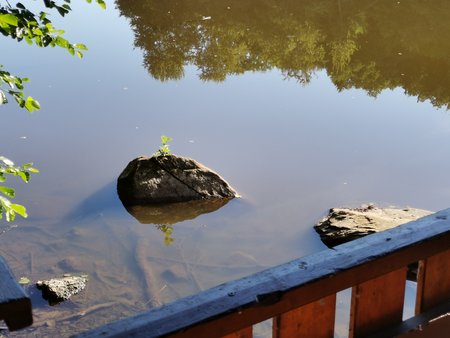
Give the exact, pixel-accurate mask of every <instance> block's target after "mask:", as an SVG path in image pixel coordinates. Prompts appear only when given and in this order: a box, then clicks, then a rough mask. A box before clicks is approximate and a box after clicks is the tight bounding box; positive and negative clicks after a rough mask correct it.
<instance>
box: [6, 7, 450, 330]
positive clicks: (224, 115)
mask: <svg viewBox="0 0 450 338" xmlns="http://www.w3.org/2000/svg"><path fill="white" fill-rule="evenodd" d="M339 3H340V4H341V5H340V6H338V4H339ZM73 5H74V6H73V7H74V13H72V14H71V15H69V16H68V17H67V18H66V19H64V20H62V21H61V22H60V25H59V26H62V27H64V28H66V29H67V37H68V38H70V39H71V40H72V41H74V42H84V43H86V44H87V45H88V46H89V48H90V50H89V52H87V53H86V55H85V58H84V59H83V60H81V61H80V60H78V59H75V58H72V57H70V56H69V55H66V53H64V52H63V51H59V50H44V49H37V48H33V47H29V46H26V45H18V44H17V43H14V42H11V41H2V60H1V62H2V64H3V65H4V66H5V68H7V69H8V70H9V71H11V72H12V73H16V74H18V75H22V76H28V77H30V78H31V79H32V82H31V84H30V85H29V86H28V88H27V92H28V93H29V94H31V95H33V96H34V97H36V98H38V99H39V101H40V102H41V104H42V107H43V108H42V109H41V110H40V111H39V112H37V113H34V114H33V115H29V114H27V113H26V112H23V111H20V109H18V108H16V107H15V106H14V105H13V104H9V105H7V106H3V107H1V111H0V113H1V114H2V121H1V133H0V144H1V145H2V149H1V152H2V154H3V155H5V156H7V157H10V158H12V159H14V160H15V161H16V163H24V162H28V161H33V162H34V163H35V165H36V167H38V168H39V169H40V170H41V173H40V174H38V175H35V176H34V177H33V178H32V181H31V182H30V183H29V184H28V185H26V186H23V185H20V184H17V186H16V188H17V190H18V191H17V195H18V198H17V199H18V202H20V203H23V204H25V205H27V207H28V211H29V214H30V217H29V218H28V219H26V220H17V221H16V222H15V224H16V225H17V227H16V228H13V229H9V228H8V226H9V225H5V224H3V225H2V226H1V227H2V228H1V229H2V231H3V230H8V229H9V231H6V232H4V233H3V234H2V235H0V254H1V255H3V256H5V258H6V259H7V261H8V263H9V264H10V265H11V267H12V269H13V270H14V271H15V273H16V274H17V276H27V277H28V278H30V279H31V280H32V281H33V282H34V281H36V280H39V279H45V278H50V277H53V276H55V275H56V276H58V275H61V274H64V273H87V274H88V275H89V283H88V287H87V289H86V291H85V292H83V293H82V294H80V295H77V296H74V297H73V300H70V301H68V302H66V303H64V304H60V305H57V306H54V307H50V306H48V305H46V304H45V303H44V302H43V301H41V300H39V295H38V293H37V292H36V291H35V290H34V289H33V288H31V287H30V288H29V291H30V292H31V293H32V294H33V299H34V307H35V309H34V317H35V324H34V325H33V327H32V328H30V329H28V330H25V331H22V332H21V333H17V334H14V336H16V335H17V336H21V335H23V336H33V335H35V336H68V335H70V334H74V333H76V332H81V331H84V330H86V329H89V328H93V327H96V326H99V325H101V324H104V323H107V322H109V321H112V320H115V319H119V318H122V317H125V316H129V315H132V314H135V313H137V312H140V311H143V310H146V309H148V308H150V307H152V306H155V305H158V304H162V303H165V302H168V301H170V300H173V299H176V298H179V297H182V296H185V295H188V294H192V293H195V292H198V291H200V290H204V289H206V288H209V287H212V286H214V285H217V284H219V283H222V282H225V281H228V280H232V279H235V278H238V277H241V276H244V275H248V274H250V273H253V272H256V271H258V270H261V269H264V268H266V267H270V266H273V265H276V264H279V263H283V262H286V261H288V260H291V259H294V258H297V257H301V256H303V255H307V254H310V253H313V252H317V251H319V250H322V249H324V248H325V246H324V245H323V244H321V242H320V240H319V237H318V235H316V234H315V232H314V231H313V229H312V226H313V225H314V223H315V222H317V221H318V220H320V218H321V217H322V216H324V215H325V213H326V212H327V210H328V209H329V208H331V207H335V206H358V205H360V204H363V203H369V202H373V203H376V204H379V205H381V206H387V205H395V206H412V207H417V208H424V209H429V210H440V209H444V208H446V207H448V206H449V204H450V203H449V201H450V189H449V182H448V178H447V177H448V172H450V157H449V156H448V154H449V153H450V115H449V113H448V111H447V107H448V104H449V102H450V84H449V79H450V74H449V73H450V60H449V58H448V55H450V45H449V42H448V40H447V36H448V34H446V32H447V33H448V32H449V31H450V26H449V22H450V5H449V4H448V3H447V2H445V1H437V2H433V4H432V5H428V3H423V2H420V1H410V2H408V3H403V2H401V3H398V2H397V1H384V2H376V1H346V2H342V1H341V2H339V1H338V2H335V1H316V2H314V5H311V4H308V3H305V4H298V3H297V2H290V1H282V2H275V1H266V2H264V3H261V2H256V3H255V2H254V1H242V0H241V1H228V2H227V1H225V2H223V1H220V2H219V1H211V2H207V3H205V2H203V1H195V0H193V1H189V2H185V3H183V4H180V3H177V2H173V1H164V2H161V1H151V0H149V1H132V2H131V1H119V0H118V1H116V2H115V3H113V2H112V1H110V2H108V10H107V11H102V10H101V9H99V8H97V6H92V5H91V6H89V5H87V4H83V3H80V4H78V3H76V4H73ZM161 135H168V136H170V137H172V138H173V141H172V144H171V147H172V150H173V152H174V153H176V154H179V155H184V156H190V157H193V158H195V159H197V160H198V161H200V162H202V163H204V164H205V165H207V166H209V167H211V168H213V169H214V170H216V171H218V172H219V173H221V174H222V176H223V177H225V179H227V180H228V181H229V182H230V183H231V185H232V186H233V187H235V188H236V189H237V190H238V191H239V193H240V194H241V195H242V198H241V199H237V200H233V201H231V202H230V203H228V204H226V205H225V206H224V207H222V208H221V209H219V210H217V211H215V212H213V213H208V214H203V215H201V216H199V217H197V218H195V219H192V220H187V221H184V222H180V223H177V224H174V225H173V229H174V232H173V235H172V236H173V238H174V239H175V240H174V242H173V244H172V245H169V246H167V245H165V244H164V234H163V233H162V232H161V231H160V230H158V229H157V227H156V226H155V225H153V224H141V223H139V222H138V221H137V220H136V219H135V218H134V217H133V216H132V215H130V214H129V213H128V212H127V211H126V210H125V209H124V208H123V206H122V205H121V203H120V201H119V199H118V198H117V194H116V191H115V183H116V179H117V177H118V175H119V174H120V172H121V171H122V170H123V168H125V166H126V165H127V163H128V162H129V161H131V160H132V159H133V158H135V157H137V156H140V155H151V154H152V153H153V152H154V151H155V150H156V149H157V147H158V146H159V138H160V136H161Z"/></svg>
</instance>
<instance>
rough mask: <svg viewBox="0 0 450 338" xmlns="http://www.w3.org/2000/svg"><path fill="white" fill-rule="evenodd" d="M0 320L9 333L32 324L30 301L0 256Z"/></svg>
mask: <svg viewBox="0 0 450 338" xmlns="http://www.w3.org/2000/svg"><path fill="white" fill-rule="evenodd" d="M0 319H2V320H4V321H5V323H6V325H7V326H8V329H9V330H10V331H14V330H18V329H22V328H24V327H27V326H29V325H31V324H32V323H33V317H32V313H31V300H30V298H29V297H28V296H27V294H26V293H25V291H24V290H23V288H22V287H21V286H20V285H19V284H18V283H17V281H16V279H15V277H14V275H13V273H12V272H11V270H10V269H9V267H8V265H7V264H6V262H5V260H4V259H3V257H1V256H0Z"/></svg>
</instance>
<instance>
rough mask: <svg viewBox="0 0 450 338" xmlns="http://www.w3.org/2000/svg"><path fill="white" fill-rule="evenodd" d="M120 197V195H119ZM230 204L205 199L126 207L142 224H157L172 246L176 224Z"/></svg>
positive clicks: (220, 200) (222, 200)
mask: <svg viewBox="0 0 450 338" xmlns="http://www.w3.org/2000/svg"><path fill="white" fill-rule="evenodd" d="M119 195H120V193H119ZM228 202H229V199H225V198H223V199H205V200H196V201H189V202H180V203H168V204H156V205H131V206H128V205H125V204H124V207H125V209H127V211H128V212H129V213H130V214H131V215H132V216H134V218H136V219H137V220H138V221H139V223H141V224H155V227H156V228H157V229H158V230H160V231H161V232H162V233H163V234H164V244H166V245H169V244H172V242H173V241H174V238H173V236H172V234H173V231H174V229H173V225H174V224H175V223H179V222H183V221H187V220H192V219H195V218H197V217H198V216H200V215H202V214H207V213H210V212H213V211H216V210H218V209H220V208H221V207H223V206H224V205H225V204H227V203H228Z"/></svg>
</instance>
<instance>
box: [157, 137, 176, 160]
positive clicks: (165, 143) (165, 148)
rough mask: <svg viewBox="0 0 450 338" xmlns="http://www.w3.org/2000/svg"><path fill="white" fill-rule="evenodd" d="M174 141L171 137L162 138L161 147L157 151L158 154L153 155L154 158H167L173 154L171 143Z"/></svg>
mask: <svg viewBox="0 0 450 338" xmlns="http://www.w3.org/2000/svg"><path fill="white" fill-rule="evenodd" d="M170 141H172V138H171V137H168V136H164V135H163V136H161V146H160V147H159V149H158V150H157V151H156V153H154V154H153V156H157V157H158V156H167V155H170V154H172V152H171V151H170V149H169V142H170Z"/></svg>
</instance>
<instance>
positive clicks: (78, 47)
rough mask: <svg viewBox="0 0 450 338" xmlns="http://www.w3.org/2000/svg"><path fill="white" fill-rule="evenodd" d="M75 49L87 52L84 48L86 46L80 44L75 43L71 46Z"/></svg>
mask: <svg viewBox="0 0 450 338" xmlns="http://www.w3.org/2000/svg"><path fill="white" fill-rule="evenodd" d="M73 46H74V47H75V48H76V49H79V50H88V48H87V47H86V45H84V44H82V43H76V44H74V45H73Z"/></svg>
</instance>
